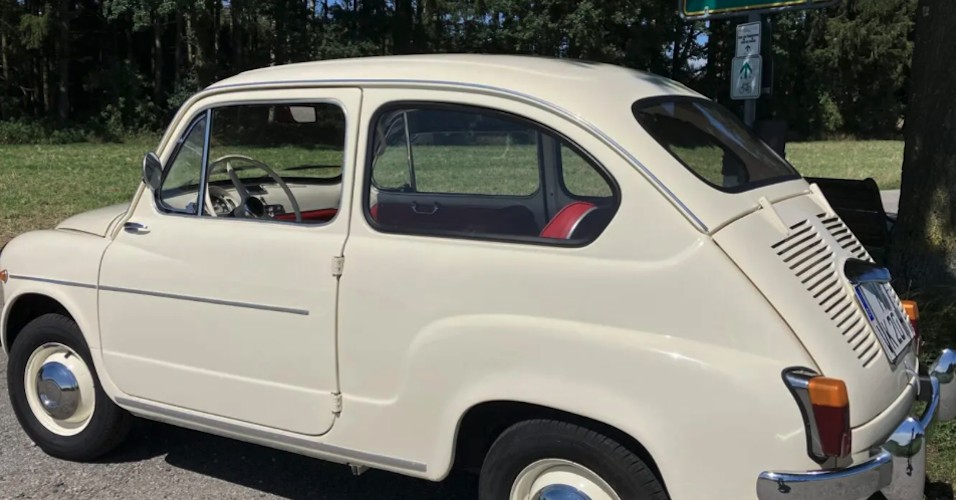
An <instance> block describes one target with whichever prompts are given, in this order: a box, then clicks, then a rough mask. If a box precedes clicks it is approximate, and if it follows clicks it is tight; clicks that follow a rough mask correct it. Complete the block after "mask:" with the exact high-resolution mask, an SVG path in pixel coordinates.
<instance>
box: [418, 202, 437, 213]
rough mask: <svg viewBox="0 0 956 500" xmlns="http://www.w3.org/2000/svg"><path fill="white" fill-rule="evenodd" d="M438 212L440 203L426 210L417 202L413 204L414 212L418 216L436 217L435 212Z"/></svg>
mask: <svg viewBox="0 0 956 500" xmlns="http://www.w3.org/2000/svg"><path fill="white" fill-rule="evenodd" d="M437 211H438V202H437V201H436V202H435V203H433V204H432V206H431V207H429V208H424V207H423V205H419V204H418V203H416V202H414V201H413V202H412V212H415V213H416V214H418V215H435V212H437Z"/></svg>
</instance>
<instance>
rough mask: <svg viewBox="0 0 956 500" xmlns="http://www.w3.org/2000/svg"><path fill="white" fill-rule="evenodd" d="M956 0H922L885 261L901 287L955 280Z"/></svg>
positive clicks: (917, 19)
mask: <svg viewBox="0 0 956 500" xmlns="http://www.w3.org/2000/svg"><path fill="white" fill-rule="evenodd" d="M954 31H956V2H953V0H920V1H919V6H918V8H917V11H916V45H915V48H914V51H913V65H912V72H911V78H910V94H909V103H908V106H907V112H906V125H905V128H906V129H905V138H906V148H905V151H904V153H903V187H902V193H901V196H900V213H899V220H898V222H897V225H896V227H895V228H894V230H893V245H892V248H891V254H890V263H891V265H892V268H893V270H894V274H895V279H896V281H897V286H898V287H900V288H901V289H909V288H916V289H919V288H925V287H928V286H933V285H940V284H952V283H954V282H956V199H954V198H953V193H956V141H954V140H953V131H954V130H956V100H954V99H953V97H952V91H953V89H954V88H956V66H954V65H952V64H949V63H948V62H947V61H950V60H951V59H952V55H953V54H954V53H956V38H954V37H953V36H952V34H953V32H954Z"/></svg>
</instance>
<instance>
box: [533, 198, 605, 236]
mask: <svg viewBox="0 0 956 500" xmlns="http://www.w3.org/2000/svg"><path fill="white" fill-rule="evenodd" d="M596 208H597V206H596V205H595V204H593V203H588V202H586V201H575V202H572V203H568V204H567V205H565V206H564V208H562V209H561V210H559V211H558V213H557V214H555V215H554V217H553V218H552V219H551V220H550V221H549V222H548V225H546V226H544V229H542V230H541V234H540V235H539V236H541V237H542V238H556V239H562V240H566V239H568V238H570V237H571V234H572V233H574V229H575V228H576V227H578V224H579V223H580V222H581V219H583V218H584V216H585V215H587V214H589V213H590V212H591V211H592V210H595V209H596Z"/></svg>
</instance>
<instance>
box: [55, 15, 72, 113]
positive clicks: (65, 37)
mask: <svg viewBox="0 0 956 500" xmlns="http://www.w3.org/2000/svg"><path fill="white" fill-rule="evenodd" d="M57 3H58V4H59V12H58V16H57V17H58V21H59V23H58V24H59V26H58V28H59V31H60V38H59V43H58V45H59V47H58V50H57V57H56V58H57V72H58V73H59V81H58V82H57V84H58V85H57V114H58V115H59V118H60V122H61V123H66V121H67V120H69V119H70V16H71V12H70V2H68V1H66V0H61V1H60V2H57Z"/></svg>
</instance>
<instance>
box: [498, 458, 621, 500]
mask: <svg viewBox="0 0 956 500" xmlns="http://www.w3.org/2000/svg"><path fill="white" fill-rule="evenodd" d="M510 500H621V497H620V496H619V495H618V494H617V493H616V492H615V491H614V489H613V488H611V485H609V484H608V483H607V481H605V480H604V479H602V478H601V476H599V475H597V474H596V473H594V472H593V471H592V470H590V469H588V468H587V467H584V466H583V465H580V464H577V463H574V462H571V461H569V460H562V459H557V458H548V459H544V460H538V461H537V462H534V463H533V464H531V465H529V466H527V467H525V468H524V470H522V471H521V472H520V473H518V477H516V478H515V482H514V484H513V485H512V486H511V496H510Z"/></svg>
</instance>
